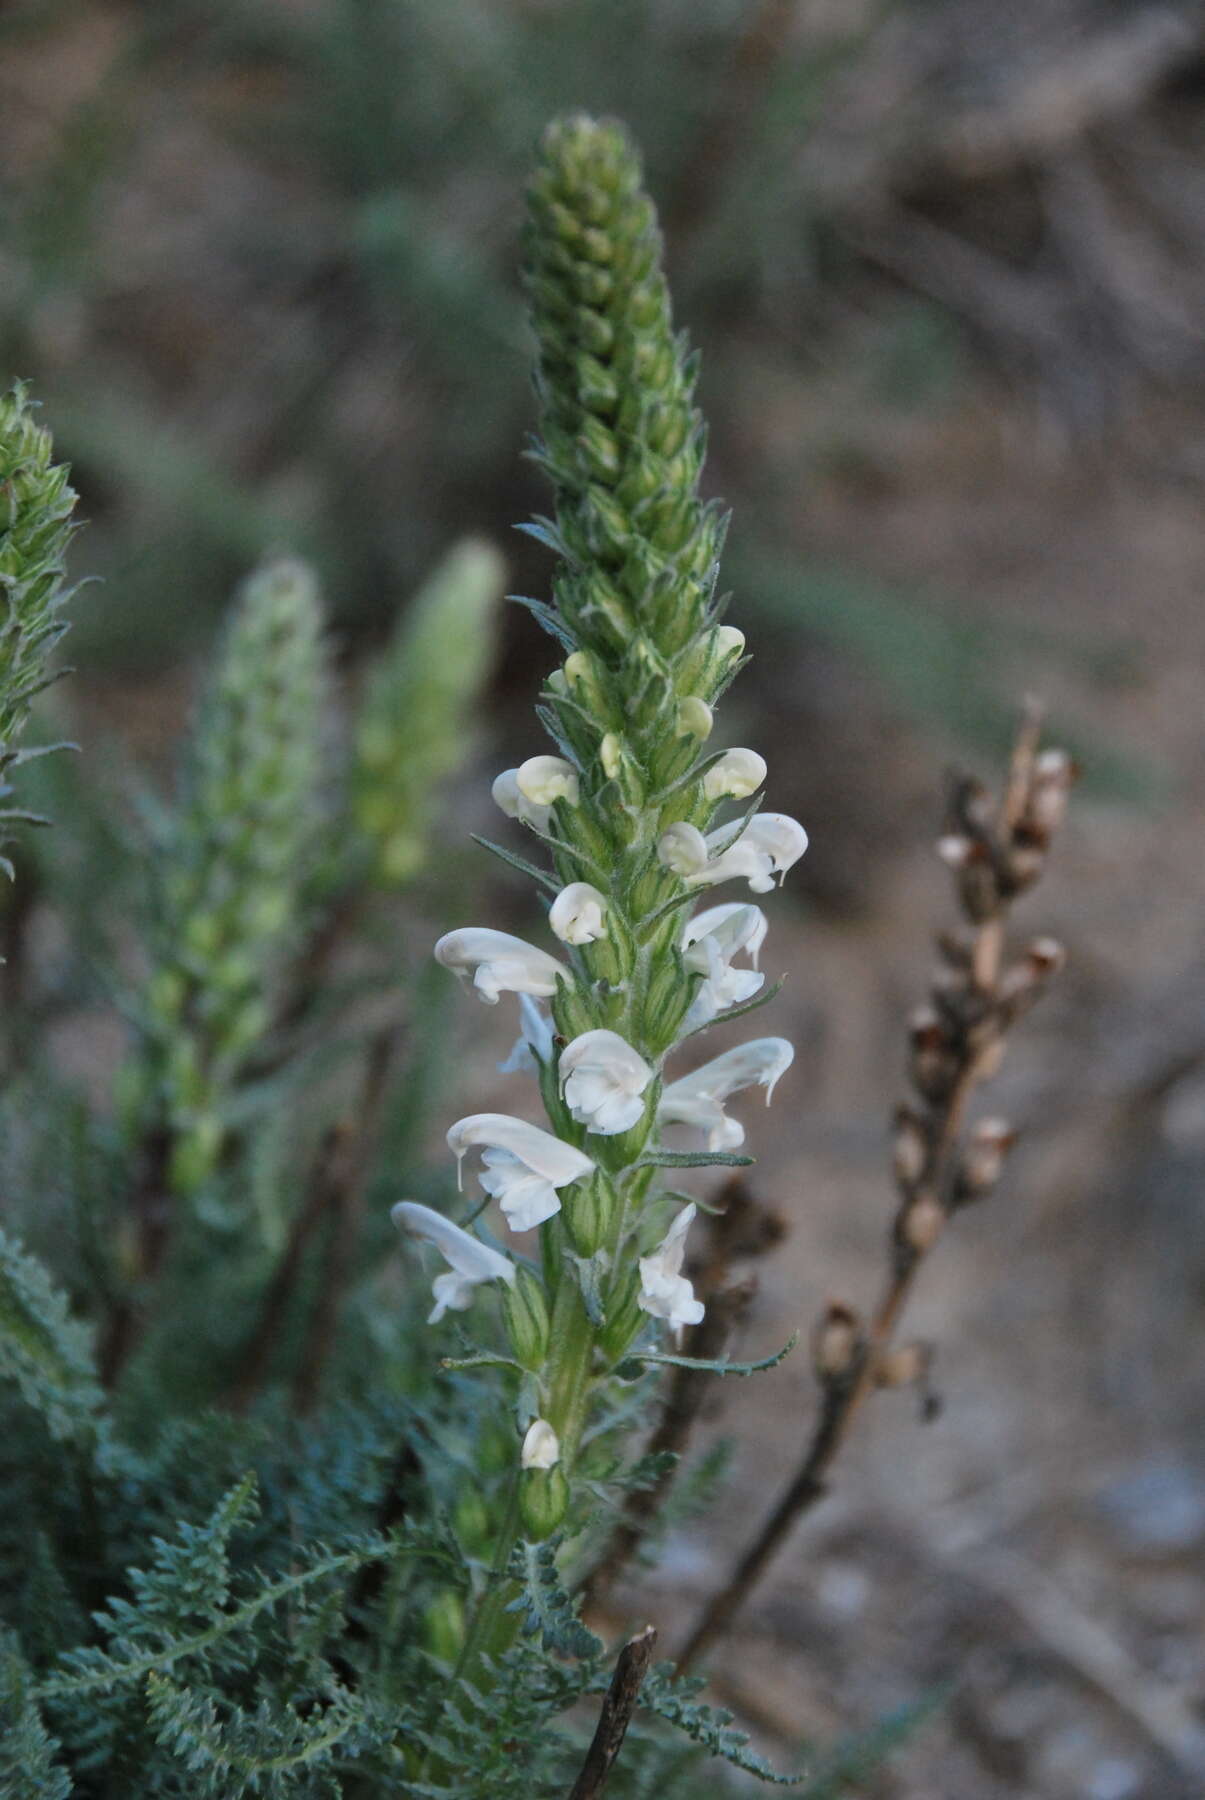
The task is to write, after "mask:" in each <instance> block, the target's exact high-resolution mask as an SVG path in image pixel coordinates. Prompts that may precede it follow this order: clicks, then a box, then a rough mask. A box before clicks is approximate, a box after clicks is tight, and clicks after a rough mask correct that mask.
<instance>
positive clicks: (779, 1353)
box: [620, 1331, 799, 1376]
mask: <svg viewBox="0 0 1205 1800" xmlns="http://www.w3.org/2000/svg"><path fill="white" fill-rule="evenodd" d="M798 1342H799V1333H798V1332H797V1331H793V1332H792V1333H791V1335H790V1337H789V1338H788V1339H787V1341H786V1343H785V1344H784V1345H783V1347H782V1349H781V1350H776V1351H775V1352H774V1354H773V1355H772V1356H763V1357H761V1358H760V1359H759V1360H758V1361H757V1362H730V1361H729V1360H728V1358H727V1357H720V1358H719V1359H718V1360H717V1361H715V1362H710V1361H708V1360H707V1358H706V1357H698V1356H672V1355H668V1354H666V1353H664V1352H662V1351H660V1350H630V1351H629V1352H628V1353H627V1355H626V1356H625V1357H624V1363H672V1364H673V1366H674V1368H676V1369H705V1370H706V1371H707V1372H708V1373H709V1374H711V1375H742V1376H744V1375H760V1374H761V1372H762V1370H763V1369H776V1368H777V1367H778V1365H779V1363H780V1362H785V1360H786V1358H787V1357H788V1356H789V1355H790V1354H791V1352H792V1350H793V1349H794V1348H795V1346H796V1344H797V1343H798ZM622 1369H623V1364H622V1363H621V1364H620V1370H621V1372H622Z"/></svg>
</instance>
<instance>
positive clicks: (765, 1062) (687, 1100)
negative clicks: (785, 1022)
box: [657, 1037, 795, 1150]
mask: <svg viewBox="0 0 1205 1800" xmlns="http://www.w3.org/2000/svg"><path fill="white" fill-rule="evenodd" d="M794 1060H795V1048H794V1045H792V1044H789V1043H788V1042H787V1040H786V1038H777V1037H770V1038H753V1039H752V1040H751V1041H750V1042H749V1043H747V1044H738V1045H737V1047H736V1049H734V1050H725V1052H724V1054H723V1055H722V1056H713V1057H712V1059H711V1061H710V1062H705V1063H704V1064H703V1066H702V1068H700V1069H695V1070H694V1072H693V1073H692V1074H690V1075H683V1076H682V1078H681V1079H680V1080H679V1081H672V1082H671V1083H670V1084H669V1086H668V1087H667V1088H666V1089H665V1091H664V1092H663V1094H662V1095H661V1099H660V1101H659V1102H658V1105H657V1118H658V1121H659V1122H660V1123H661V1124H663V1125H694V1126H696V1127H697V1128H698V1129H699V1130H700V1131H705V1132H706V1133H707V1148H708V1149H709V1150H735V1149H736V1148H737V1146H738V1145H740V1144H743V1143H744V1141H745V1128H744V1126H743V1125H742V1124H741V1123H740V1122H739V1120H737V1119H730V1118H729V1117H728V1114H727V1113H726V1112H725V1111H724V1102H725V1100H727V1099H729V1098H730V1097H731V1096H732V1095H733V1094H736V1093H739V1092H740V1091H741V1089H742V1088H747V1087H764V1088H765V1090H766V1105H767V1106H769V1104H770V1100H771V1097H772V1095H773V1093H774V1088H775V1085H776V1084H777V1082H778V1081H779V1080H780V1078H781V1077H782V1076H783V1075H784V1074H785V1072H786V1071H787V1070H788V1069H789V1068H790V1066H791V1064H792V1063H793V1062H794Z"/></svg>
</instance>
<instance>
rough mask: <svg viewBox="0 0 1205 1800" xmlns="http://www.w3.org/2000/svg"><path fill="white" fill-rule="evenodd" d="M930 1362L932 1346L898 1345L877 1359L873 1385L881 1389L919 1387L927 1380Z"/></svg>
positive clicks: (916, 1344) (931, 1360)
mask: <svg viewBox="0 0 1205 1800" xmlns="http://www.w3.org/2000/svg"><path fill="white" fill-rule="evenodd" d="M932 1362H933V1346H932V1344H924V1343H920V1342H917V1343H914V1344H900V1345H899V1346H898V1347H897V1348H896V1349H894V1350H887V1351H885V1352H884V1353H883V1355H882V1356H880V1358H879V1359H878V1362H877V1363H876V1364H875V1372H874V1378H875V1384H876V1386H878V1387H881V1388H902V1387H920V1386H922V1385H923V1384H924V1383H925V1382H926V1381H927V1379H928V1375H929V1369H930V1366H931V1364H932Z"/></svg>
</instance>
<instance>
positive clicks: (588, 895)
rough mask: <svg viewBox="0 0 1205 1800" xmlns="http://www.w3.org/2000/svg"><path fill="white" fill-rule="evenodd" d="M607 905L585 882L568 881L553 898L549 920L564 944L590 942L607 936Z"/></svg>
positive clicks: (603, 898)
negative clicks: (567, 884)
mask: <svg viewBox="0 0 1205 1800" xmlns="http://www.w3.org/2000/svg"><path fill="white" fill-rule="evenodd" d="M607 905H608V902H607V897H606V895H605V894H600V893H599V891H598V889H597V888H596V887H591V885H590V883H589V882H588V881H571V882H570V883H569V886H568V887H565V888H562V889H561V891H560V893H559V894H558V895H557V897H556V899H555V900H554V901H553V903H552V906H551V908H550V910H549V914H548V923H549V924H550V925H551V926H552V929H553V931H554V932H555V933H556V935H557V937H559V938H560V940H561V942H562V943H563V944H593V943H594V942H595V941H596V940H597V939H598V938H600V937H605V936H606V931H607V925H606V916H607Z"/></svg>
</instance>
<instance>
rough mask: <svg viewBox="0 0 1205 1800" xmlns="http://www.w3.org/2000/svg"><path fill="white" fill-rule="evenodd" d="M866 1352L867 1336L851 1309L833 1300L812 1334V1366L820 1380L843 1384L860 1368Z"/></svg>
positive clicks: (858, 1318)
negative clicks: (842, 1382)
mask: <svg viewBox="0 0 1205 1800" xmlns="http://www.w3.org/2000/svg"><path fill="white" fill-rule="evenodd" d="M865 1350H866V1333H865V1330H864V1328H863V1325H862V1321H861V1319H860V1317H859V1316H858V1314H857V1313H856V1312H855V1311H854V1309H853V1307H852V1306H847V1305H846V1304H845V1302H844V1301H843V1300H830V1301H829V1303H828V1305H827V1307H826V1308H825V1310H824V1313H823V1315H822V1316H821V1318H820V1319H819V1321H818V1322H817V1324H816V1328H815V1330H814V1331H813V1333H812V1366H813V1368H814V1369H815V1371H816V1376H817V1379H818V1380H820V1381H822V1382H824V1383H828V1382H834V1381H844V1380H846V1379H847V1378H848V1377H849V1376H850V1375H852V1374H853V1372H854V1370H855V1369H856V1368H857V1367H858V1365H859V1363H860V1362H861V1360H862V1357H863V1355H864V1354H865Z"/></svg>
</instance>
